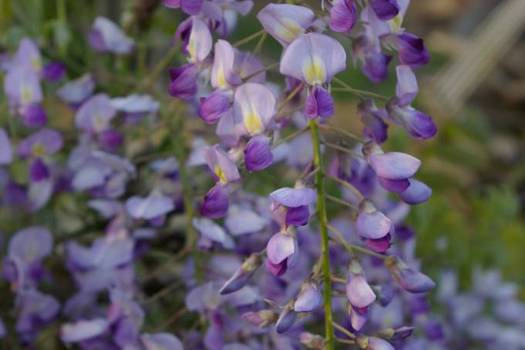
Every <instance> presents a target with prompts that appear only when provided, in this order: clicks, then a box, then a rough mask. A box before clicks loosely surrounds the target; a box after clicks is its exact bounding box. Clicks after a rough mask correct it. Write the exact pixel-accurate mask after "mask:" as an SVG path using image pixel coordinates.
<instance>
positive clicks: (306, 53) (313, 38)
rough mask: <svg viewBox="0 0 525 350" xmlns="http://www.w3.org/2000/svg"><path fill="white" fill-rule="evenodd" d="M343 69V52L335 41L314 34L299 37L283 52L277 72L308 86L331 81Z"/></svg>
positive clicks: (344, 53)
mask: <svg viewBox="0 0 525 350" xmlns="http://www.w3.org/2000/svg"><path fill="white" fill-rule="evenodd" d="M345 69H346V52H345V50H344V48H343V46H342V45H341V44H340V43H339V42H338V41H337V40H335V39H333V38H331V37H329V36H327V35H323V34H318V33H308V34H304V35H301V36H299V37H298V38H297V39H296V40H294V41H293V42H292V43H291V44H290V45H289V46H288V47H287V48H286V49H285V51H284V53H283V56H282V58H281V64H280V68H279V70H280V72H281V74H285V75H288V76H291V77H294V78H295V79H299V80H301V81H305V82H306V83H308V84H309V85H311V86H314V85H321V84H324V83H327V82H329V81H330V80H332V77H333V76H334V75H336V74H337V73H339V72H341V71H343V70H345Z"/></svg>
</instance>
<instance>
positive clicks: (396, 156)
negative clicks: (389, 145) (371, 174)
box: [368, 152, 421, 180]
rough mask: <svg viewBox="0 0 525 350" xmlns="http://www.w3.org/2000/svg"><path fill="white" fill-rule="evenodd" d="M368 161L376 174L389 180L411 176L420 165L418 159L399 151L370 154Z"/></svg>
mask: <svg viewBox="0 0 525 350" xmlns="http://www.w3.org/2000/svg"><path fill="white" fill-rule="evenodd" d="M368 162H369V163H370V166H371V167H372V168H373V169H374V171H375V172H376V174H377V176H379V177H382V178H385V179H389V180H403V179H408V178H411V177H412V176H414V175H415V173H416V172H417V170H418V169H419V166H420V165H421V161H420V160H419V159H417V158H415V157H413V156H411V155H409V154H406V153H400V152H389V153H381V154H379V153H376V154H372V155H370V156H369V157H368Z"/></svg>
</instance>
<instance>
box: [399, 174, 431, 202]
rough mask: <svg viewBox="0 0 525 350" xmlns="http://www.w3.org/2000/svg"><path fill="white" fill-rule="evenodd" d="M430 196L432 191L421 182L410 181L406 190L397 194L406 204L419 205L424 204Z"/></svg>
mask: <svg viewBox="0 0 525 350" xmlns="http://www.w3.org/2000/svg"><path fill="white" fill-rule="evenodd" d="M431 195H432V189H431V188H430V187H428V186H427V185H425V184H424V183H423V182H421V181H418V180H414V179H410V185H409V186H408V188H407V189H406V190H405V191H404V192H401V193H400V194H399V196H400V197H401V199H402V200H403V201H404V202H405V203H407V204H411V205H414V204H419V203H423V202H426V201H427V200H428V199H429V198H430V196H431Z"/></svg>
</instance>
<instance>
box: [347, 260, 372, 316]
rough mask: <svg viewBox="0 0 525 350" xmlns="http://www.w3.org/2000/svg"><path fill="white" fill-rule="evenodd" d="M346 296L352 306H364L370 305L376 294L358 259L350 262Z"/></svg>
mask: <svg viewBox="0 0 525 350" xmlns="http://www.w3.org/2000/svg"><path fill="white" fill-rule="evenodd" d="M346 296H347V298H348V301H349V302H350V304H352V306H354V307H357V308H364V307H368V306H370V305H371V304H372V303H373V302H374V301H375V300H376V295H375V293H374V291H373V290H372V288H371V287H370V285H369V284H368V282H367V280H366V277H365V275H364V272H363V269H362V267H361V265H360V264H359V262H358V261H357V260H352V261H351V262H350V267H349V273H348V283H347V284H346Z"/></svg>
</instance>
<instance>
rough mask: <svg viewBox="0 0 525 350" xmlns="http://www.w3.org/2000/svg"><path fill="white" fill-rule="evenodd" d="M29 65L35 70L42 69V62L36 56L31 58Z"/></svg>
mask: <svg viewBox="0 0 525 350" xmlns="http://www.w3.org/2000/svg"><path fill="white" fill-rule="evenodd" d="M31 65H32V66H33V68H34V69H35V70H36V71H37V72H39V71H41V70H42V62H41V61H40V60H39V59H38V58H33V59H32V60H31Z"/></svg>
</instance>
